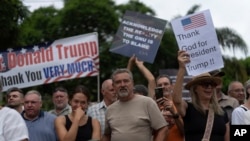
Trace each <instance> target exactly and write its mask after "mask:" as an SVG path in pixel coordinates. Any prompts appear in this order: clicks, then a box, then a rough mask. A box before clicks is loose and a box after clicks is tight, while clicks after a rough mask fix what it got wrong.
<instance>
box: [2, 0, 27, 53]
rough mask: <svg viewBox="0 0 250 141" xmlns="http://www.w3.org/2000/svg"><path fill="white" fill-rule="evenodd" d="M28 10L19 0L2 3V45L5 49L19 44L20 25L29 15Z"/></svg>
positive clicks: (5, 0) (4, 0) (6, 0)
mask: <svg viewBox="0 0 250 141" xmlns="http://www.w3.org/2000/svg"><path fill="white" fill-rule="evenodd" d="M28 13H29V12H28V9H27V8H26V7H25V6H24V5H23V4H22V2H20V1H19V0H1V1H0V44H1V46H2V49H3V48H5V49H6V48H10V47H12V48H13V47H15V46H17V45H18V44H19V38H18V37H19V34H20V28H19V24H20V23H21V22H22V21H23V20H24V19H25V17H26V16H27V15H28Z"/></svg>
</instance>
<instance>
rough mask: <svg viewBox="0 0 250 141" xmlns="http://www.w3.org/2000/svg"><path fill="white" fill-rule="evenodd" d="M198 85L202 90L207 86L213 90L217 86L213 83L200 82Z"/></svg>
mask: <svg viewBox="0 0 250 141" xmlns="http://www.w3.org/2000/svg"><path fill="white" fill-rule="evenodd" d="M198 85H200V86H202V87H203V88H208V87H209V86H211V87H212V88H214V87H216V86H217V84H216V83H215V82H213V81H202V82H200V83H198Z"/></svg>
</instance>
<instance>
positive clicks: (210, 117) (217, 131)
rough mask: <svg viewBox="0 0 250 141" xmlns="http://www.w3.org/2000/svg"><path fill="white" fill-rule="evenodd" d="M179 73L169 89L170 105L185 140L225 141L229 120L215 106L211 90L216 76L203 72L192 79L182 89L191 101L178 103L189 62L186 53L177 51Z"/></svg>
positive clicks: (216, 78) (213, 91)
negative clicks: (172, 88) (170, 95)
mask: <svg viewBox="0 0 250 141" xmlns="http://www.w3.org/2000/svg"><path fill="white" fill-rule="evenodd" d="M178 62H179V71H178V74H177V79H176V83H175V87H174V90H173V95H172V96H173V102H174V104H175V106H176V108H177V111H178V113H179V115H180V116H182V118H183V121H184V130H185V141H201V140H211V141H229V120H228V117H227V114H226V112H224V110H223V109H222V108H221V107H220V106H219V104H218V102H217V99H216V91H215V87H216V85H218V84H219V83H220V82H221V79H220V78H218V77H213V76H211V75H210V74H209V73H204V74H201V75H198V76H195V77H193V79H192V80H191V81H189V82H188V83H187V84H186V85H185V86H184V87H185V88H186V89H187V90H189V91H190V95H191V102H186V101H184V100H182V86H183V78H184V75H185V73H186V69H185V64H187V63H189V62H190V58H189V55H188V53H187V52H185V51H178Z"/></svg>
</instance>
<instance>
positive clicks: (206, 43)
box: [171, 10, 224, 76]
mask: <svg viewBox="0 0 250 141" xmlns="http://www.w3.org/2000/svg"><path fill="white" fill-rule="evenodd" d="M171 24H172V27H173V30H174V34H175V38H176V40H177V43H178V46H179V49H180V50H185V51H187V52H188V53H189V55H190V60H191V62H190V63H188V64H186V70H187V73H188V74H189V75H193V76H195V75H199V74H201V73H205V72H209V71H212V70H216V69H220V68H222V67H223V66H224V64H223V59H222V54H221V50H220V46H219V43H218V39H217V35H216V32H215V28H214V25H213V22H212V18H211V14H210V11H209V10H205V11H202V12H199V13H195V14H192V15H188V16H185V17H182V18H178V19H175V20H173V21H171Z"/></svg>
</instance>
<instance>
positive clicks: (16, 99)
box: [7, 87, 24, 114]
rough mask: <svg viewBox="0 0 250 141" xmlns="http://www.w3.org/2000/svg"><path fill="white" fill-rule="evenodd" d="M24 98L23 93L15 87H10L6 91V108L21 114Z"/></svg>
mask: <svg viewBox="0 0 250 141" xmlns="http://www.w3.org/2000/svg"><path fill="white" fill-rule="evenodd" d="M23 102H24V96H23V91H22V90H21V89H19V88H17V87H12V88H10V89H8V90H7V106H8V107H10V108H12V109H15V110H16V111H17V112H18V113H20V114H21V113H22V112H23V109H24V107H23Z"/></svg>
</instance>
